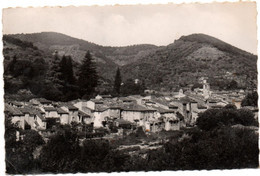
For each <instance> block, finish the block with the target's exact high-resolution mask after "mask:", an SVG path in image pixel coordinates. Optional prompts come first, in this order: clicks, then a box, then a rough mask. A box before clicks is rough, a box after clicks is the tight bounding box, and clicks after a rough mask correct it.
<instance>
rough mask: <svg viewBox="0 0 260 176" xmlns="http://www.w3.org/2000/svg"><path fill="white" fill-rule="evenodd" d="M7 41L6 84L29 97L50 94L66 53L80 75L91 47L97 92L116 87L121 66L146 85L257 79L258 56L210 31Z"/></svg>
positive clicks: (220, 84)
mask: <svg viewBox="0 0 260 176" xmlns="http://www.w3.org/2000/svg"><path fill="white" fill-rule="evenodd" d="M3 41H4V51H3V53H4V57H5V60H4V68H5V90H6V93H7V94H10V95H12V96H15V94H17V92H19V91H21V90H22V91H23V92H24V93H25V94H28V95H26V97H31V96H44V93H43V92H44V90H43V88H44V87H46V85H50V86H52V85H54V83H52V82H49V83H48V84H47V83H46V81H47V82H48V79H49V75H50V73H51V72H52V71H53V70H52V68H53V64H54V63H55V62H56V64H58V62H60V61H61V59H62V57H63V56H64V57H68V58H71V64H72V69H73V75H74V76H75V79H77V78H78V76H79V75H78V74H79V68H80V66H81V64H82V60H83V59H84V58H85V55H86V52H87V51H90V54H91V58H92V60H93V63H94V64H95V67H96V70H97V74H98V76H99V79H98V80H99V84H98V86H97V89H96V93H109V92H111V90H113V84H114V78H115V74H116V70H117V68H119V69H120V70H121V77H122V82H123V83H126V82H131V81H130V80H135V79H138V80H139V81H140V82H141V83H142V84H143V86H142V89H143V88H144V85H145V87H146V88H148V89H155V90H161V91H164V90H172V91H175V90H179V88H181V87H182V88H185V87H187V86H190V85H192V84H195V83H197V81H198V78H199V77H202V76H204V77H205V76H206V77H208V78H209V82H210V84H211V87H212V88H213V89H236V88H239V89H240V88H242V89H246V88H253V87H256V85H257V82H256V80H257V79H256V78H257V67H256V62H257V56H255V55H253V54H250V53H248V52H246V51H243V50H241V49H239V48H236V47H233V46H232V45H229V44H227V43H225V42H223V41H221V40H219V39H216V38H214V37H211V36H208V35H204V34H192V35H189V36H182V37H181V38H180V39H178V40H175V41H174V42H173V43H172V44H169V45H167V46H160V47H158V46H155V45H150V44H143V45H133V46H125V47H109V46H101V45H97V44H94V43H91V42H87V41H85V40H81V39H76V38H73V37H70V36H67V35H64V34H60V33H54V32H42V33H34V34H15V35H5V36H4V37H3ZM56 56H57V57H56ZM55 58H56V59H57V58H58V61H56V60H55ZM14 65H16V66H15V67H14ZM132 82H133V81H132ZM125 87H127V86H125ZM49 88H50V87H48V89H49ZM53 90H55V89H53ZM127 92H128V93H129V92H130V93H131V91H130V90H127ZM137 92H138V91H137ZM29 95H30V96H29ZM76 97H77V96H76Z"/></svg>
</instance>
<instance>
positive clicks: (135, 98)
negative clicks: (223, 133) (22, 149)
mask: <svg viewBox="0 0 260 176" xmlns="http://www.w3.org/2000/svg"><path fill="white" fill-rule="evenodd" d="M199 81H200V83H201V84H202V85H203V88H202V89H200V88H196V89H194V90H193V91H191V90H189V91H186V92H183V90H182V89H180V91H179V92H174V93H173V94H171V95H168V96H167V95H165V96H155V95H147V96H140V95H131V96H127V97H112V96H111V95H97V96H96V97H95V98H93V99H90V100H88V101H87V100H81V99H77V100H74V101H70V102H54V101H49V100H46V99H44V98H34V99H31V100H30V101H28V102H18V101H10V102H6V103H5V114H6V115H8V117H9V118H10V119H11V122H12V123H13V124H16V125H17V126H18V127H19V128H21V129H24V130H26V129H32V130H36V131H38V132H39V134H41V135H42V136H44V137H45V138H46V139H47V138H48V136H49V135H50V134H51V132H52V133H53V132H55V131H53V126H55V125H56V124H60V125H66V124H67V125H68V124H72V123H74V124H76V126H77V130H78V131H79V132H81V134H82V135H81V137H82V138H83V139H86V138H106V137H108V136H110V138H113V137H114V136H122V135H123V132H124V130H126V131H130V132H131V131H133V130H135V129H137V128H138V127H141V128H142V130H143V131H144V132H145V133H158V132H160V131H178V130H180V129H181V128H182V127H192V126H194V125H196V119H197V118H198V114H199V113H201V112H204V111H206V110H207V109H212V108H222V107H224V106H226V105H228V104H232V105H235V106H236V108H237V109H240V108H241V102H242V100H243V98H244V97H245V94H246V93H245V92H244V91H243V90H240V91H237V92H235V91H232V92H228V91H211V90H210V85H209V83H207V80H206V78H203V77H202V78H200V80H199ZM244 108H247V109H249V110H251V111H252V112H253V113H254V115H255V118H256V119H257V117H258V109H257V108H256V107H251V106H248V107H244ZM111 134H113V135H111ZM20 137H21V136H19V134H17V138H18V140H19V138H20Z"/></svg>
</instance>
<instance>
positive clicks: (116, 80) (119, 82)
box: [114, 68, 122, 94]
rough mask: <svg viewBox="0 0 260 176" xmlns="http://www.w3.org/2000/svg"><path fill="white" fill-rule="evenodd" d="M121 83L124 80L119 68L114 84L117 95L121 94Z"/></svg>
mask: <svg viewBox="0 0 260 176" xmlns="http://www.w3.org/2000/svg"><path fill="white" fill-rule="evenodd" d="M121 81H122V80H121V75H120V70H119V68H117V71H116V76H115V82H114V92H115V93H116V94H120V87H121Z"/></svg>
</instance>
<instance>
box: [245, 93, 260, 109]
mask: <svg viewBox="0 0 260 176" xmlns="http://www.w3.org/2000/svg"><path fill="white" fill-rule="evenodd" d="M257 101H258V93H257V92H252V93H248V94H247V95H246V97H245V98H244V99H243V100H242V103H241V105H242V106H254V107H257V104H258V103H257Z"/></svg>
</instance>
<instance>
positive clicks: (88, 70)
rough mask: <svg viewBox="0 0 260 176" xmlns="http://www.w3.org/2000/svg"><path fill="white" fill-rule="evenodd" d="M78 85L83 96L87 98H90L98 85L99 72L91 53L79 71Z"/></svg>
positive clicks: (87, 55)
mask: <svg viewBox="0 0 260 176" xmlns="http://www.w3.org/2000/svg"><path fill="white" fill-rule="evenodd" d="M78 85H79V89H80V94H81V96H86V97H90V96H91V95H92V94H93V93H94V92H95V87H97V85H98V75H97V71H96V68H95V65H94V63H93V61H92V56H91V55H90V52H89V51H88V52H87V53H86V56H85V59H84V60H83V63H82V65H81V66H80V69H79V78H78Z"/></svg>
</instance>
